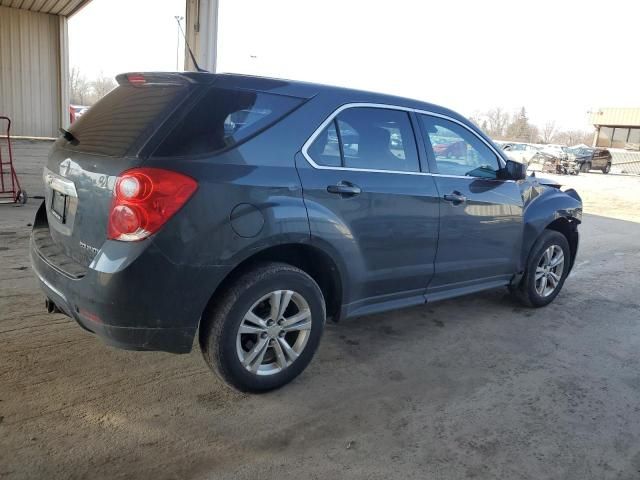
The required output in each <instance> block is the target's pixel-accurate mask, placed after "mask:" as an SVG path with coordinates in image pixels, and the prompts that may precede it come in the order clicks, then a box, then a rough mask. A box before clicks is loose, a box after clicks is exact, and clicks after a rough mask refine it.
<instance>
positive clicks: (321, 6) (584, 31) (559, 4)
mask: <svg viewBox="0 0 640 480" xmlns="http://www.w3.org/2000/svg"><path fill="white" fill-rule="evenodd" d="M184 10H185V0H92V2H91V3H89V4H88V5H87V6H86V7H85V8H84V9H82V10H81V11H80V12H79V13H78V14H76V15H75V16H74V17H72V18H71V19H70V21H69V43H70V64H71V66H72V67H73V66H75V67H78V68H79V69H80V71H81V72H82V73H83V74H85V75H86V76H87V77H89V78H91V77H92V76H96V75H98V74H100V73H103V74H105V75H115V74H117V73H120V72H125V71H145V70H176V48H177V47H178V48H179V50H180V52H179V55H180V58H179V66H180V69H182V62H183V58H184V52H183V51H182V50H183V43H182V42H181V43H180V45H178V43H177V42H178V30H177V25H176V21H175V19H174V16H175V15H182V16H184ZM639 19H640V1H637V0H608V1H606V2H604V1H602V0H582V1H581V0H482V1H480V0H439V1H429V2H427V1H421V0H393V1H388V0H387V1H382V0H380V1H377V0H369V1H366V0H322V1H311V0H306V1H301V0H269V1H265V0H220V14H219V39H218V68H217V69H218V71H219V72H236V73H246V74H256V75H266V76H273V77H280V78H289V79H296V80H306V81H312V82H319V83H327V84H331V85H340V86H346V87H353V88H362V89H366V90H373V91H379V92H385V93H391V94H395V95H401V96H405V97H412V98H416V99H419V100H425V101H429V102H432V103H436V104H440V105H443V106H446V107H449V108H452V109H454V110H457V111H458V112H460V113H462V114H463V115H467V116H470V115H473V114H474V113H475V112H482V111H486V110H488V109H490V108H494V107H502V108H505V109H507V110H508V111H515V110H516V109H519V108H520V107H521V106H525V107H526V108H527V111H528V113H529V117H530V119H531V121H532V122H533V123H536V124H538V125H542V124H544V123H545V122H547V121H550V120H553V121H555V122H556V125H557V127H559V128H584V129H586V128H588V127H589V126H590V125H589V123H588V115H587V112H588V111H590V110H596V109H597V108H600V107H615V106H618V107H623V106H628V107H640V81H639V80H640V78H639V77H640V75H639V74H640V63H639V62H638V53H639V50H638V47H639V44H640V40H639V37H638V31H639V28H638V27H639V22H640V20H639ZM183 24H184V22H183Z"/></svg>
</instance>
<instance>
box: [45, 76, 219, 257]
mask: <svg viewBox="0 0 640 480" xmlns="http://www.w3.org/2000/svg"><path fill="white" fill-rule="evenodd" d="M211 77H213V75H206V74H182V75H181V74H144V75H143V74H126V75H120V76H118V83H119V86H118V87H117V88H116V89H115V90H113V91H112V92H110V93H109V94H108V95H107V96H105V97H104V98H103V99H102V100H100V101H99V102H98V103H96V104H95V105H94V106H93V107H91V108H90V109H89V111H88V112H87V113H85V114H84V115H83V116H82V117H81V118H80V119H78V120H77V121H76V122H75V123H74V124H73V125H72V126H71V127H70V128H69V131H68V133H66V134H64V135H63V137H61V138H59V139H58V140H57V141H56V142H55V144H54V146H53V148H52V150H51V153H50V155H49V159H48V161H47V165H46V167H45V169H44V173H43V176H44V182H45V202H46V209H47V218H48V221H49V228H50V231H51V237H52V239H53V240H54V242H56V243H57V244H59V245H60V246H61V247H62V248H63V250H64V252H65V253H66V254H67V255H68V256H69V257H71V258H73V259H74V260H76V261H77V262H79V263H81V264H83V265H89V264H90V263H91V261H92V259H93V258H94V257H95V255H96V253H97V252H98V251H99V250H100V248H101V246H102V244H103V243H104V242H105V240H106V239H107V224H108V215H109V211H110V208H111V203H112V200H113V187H114V184H115V181H116V178H117V176H118V175H120V174H121V173H122V172H123V171H125V170H128V169H130V168H134V167H137V166H140V164H141V163H142V162H143V160H144V156H145V155H144V152H145V151H146V150H148V149H149V148H153V146H152V145H150V142H152V140H151V139H152V138H153V137H154V134H155V133H156V132H158V131H159V130H162V129H163V128H164V124H165V123H166V119H167V118H170V116H171V114H172V112H173V111H175V110H176V109H177V108H178V107H179V106H180V105H181V104H183V103H184V102H186V101H187V99H188V98H189V97H191V96H192V93H193V91H194V90H195V89H197V85H198V83H206V82H209V81H210V79H211ZM156 136H157V135H156Z"/></svg>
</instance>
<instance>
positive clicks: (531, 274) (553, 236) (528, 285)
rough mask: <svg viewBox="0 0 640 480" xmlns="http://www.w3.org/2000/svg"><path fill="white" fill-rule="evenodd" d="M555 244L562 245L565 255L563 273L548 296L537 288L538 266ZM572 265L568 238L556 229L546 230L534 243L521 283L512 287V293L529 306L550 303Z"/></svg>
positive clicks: (536, 306)
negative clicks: (546, 252)
mask: <svg viewBox="0 0 640 480" xmlns="http://www.w3.org/2000/svg"><path fill="white" fill-rule="evenodd" d="M554 245H555V246H558V247H560V248H561V249H562V253H563V255H564V264H563V270H562V275H561V276H560V280H559V282H558V283H557V286H556V287H555V289H554V290H553V292H552V293H550V294H549V295H547V296H543V295H541V294H540V293H538V291H537V290H536V278H535V277H536V268H537V267H538V265H539V264H540V262H541V260H542V256H543V254H544V252H545V251H546V250H547V249H548V248H549V247H551V246H554ZM570 265H571V249H570V248H569V242H568V241H567V238H566V237H565V236H564V235H562V234H561V233H560V232H556V231H555V230H545V231H544V232H542V235H540V237H539V238H538V240H536V242H535V243H534V244H533V247H532V248H531V252H530V253H529V258H528V260H527V268H526V270H525V272H524V275H523V277H522V279H521V281H520V284H519V285H518V286H516V287H512V288H511V289H510V290H511V293H512V294H513V295H514V296H515V297H516V298H517V299H518V300H519V301H520V302H522V303H523V304H524V305H526V306H528V307H534V308H538V307H544V306H545V305H549V304H550V303H551V302H552V301H553V300H554V299H555V298H556V296H557V295H558V293H559V292H560V290H562V287H563V285H564V281H565V279H566V278H567V275H568V274H569V266H570Z"/></svg>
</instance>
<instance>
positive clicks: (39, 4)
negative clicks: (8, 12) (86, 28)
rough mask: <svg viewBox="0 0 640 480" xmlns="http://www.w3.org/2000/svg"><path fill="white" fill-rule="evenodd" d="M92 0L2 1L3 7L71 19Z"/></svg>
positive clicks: (0, 3)
mask: <svg viewBox="0 0 640 480" xmlns="http://www.w3.org/2000/svg"><path fill="white" fill-rule="evenodd" d="M90 1H91V0H0V5H1V6H3V7H12V8H18V9H20V10H30V11H32V12H40V13H50V14H52V15H61V16H64V17H70V16H71V15H73V14H74V13H76V12H77V11H78V10H80V9H81V8H82V7H84V6H85V5H86V4H87V3H89V2H90Z"/></svg>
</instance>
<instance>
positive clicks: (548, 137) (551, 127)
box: [540, 120, 556, 143]
mask: <svg viewBox="0 0 640 480" xmlns="http://www.w3.org/2000/svg"><path fill="white" fill-rule="evenodd" d="M555 134H556V122H555V121H553V120H550V121H548V122H547V123H545V124H544V127H543V128H542V130H541V133H540V136H541V138H542V143H551V142H552V141H553V139H554V137H555Z"/></svg>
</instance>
